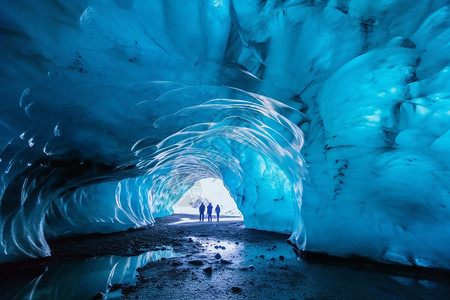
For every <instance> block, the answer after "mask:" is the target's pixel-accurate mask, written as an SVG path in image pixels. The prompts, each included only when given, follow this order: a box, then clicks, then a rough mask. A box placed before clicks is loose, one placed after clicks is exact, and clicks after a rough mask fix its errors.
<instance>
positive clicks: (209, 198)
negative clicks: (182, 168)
mask: <svg viewBox="0 0 450 300" xmlns="http://www.w3.org/2000/svg"><path fill="white" fill-rule="evenodd" d="M202 202H203V203H204V204H205V205H207V204H208V203H209V202H211V204H212V205H213V206H214V207H216V205H217V204H219V206H220V208H221V212H220V215H223V216H242V214H241V212H240V211H239V210H238V208H237V206H236V203H235V202H234V200H233V198H231V196H230V193H229V192H228V190H227V189H226V188H225V186H224V185H223V182H222V180H220V179H215V178H206V179H202V180H199V181H197V182H196V183H195V184H194V185H193V186H192V188H191V189H190V190H188V191H187V192H186V193H185V194H184V195H183V196H182V197H181V198H180V200H179V201H178V202H177V203H176V204H175V205H174V207H173V210H174V213H176V214H198V213H199V212H198V208H199V206H200V204H201V203H202Z"/></svg>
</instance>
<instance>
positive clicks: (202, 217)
mask: <svg viewBox="0 0 450 300" xmlns="http://www.w3.org/2000/svg"><path fill="white" fill-rule="evenodd" d="M206 208H207V209H206V213H207V215H208V222H210V221H212V212H213V206H212V204H211V203H209V204H208V206H207V207H206ZM198 210H199V212H200V222H203V221H205V204H203V203H202V204H201V205H200V207H199V208H198ZM215 210H216V214H217V222H219V214H220V207H219V204H217V206H216V209H215Z"/></svg>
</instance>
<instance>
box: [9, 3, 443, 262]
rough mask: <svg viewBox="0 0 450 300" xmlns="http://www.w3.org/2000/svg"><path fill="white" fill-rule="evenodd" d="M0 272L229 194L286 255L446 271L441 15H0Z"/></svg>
mask: <svg viewBox="0 0 450 300" xmlns="http://www.w3.org/2000/svg"><path fill="white" fill-rule="evenodd" d="M0 14H1V18H0V28H1V29H2V30H1V32H0V39H1V47H0V53H1V55H0V59H1V66H2V67H1V69H0V78H1V82H2V84H1V85H0V95H1V96H0V102H1V115H0V147H1V149H2V152H1V154H0V173H1V174H2V175H1V180H0V182H1V186H0V243H1V247H2V250H3V251H2V252H1V254H0V261H7V260H15V259H20V258H23V257H30V256H31V257H37V256H46V255H50V249H49V248H48V245H47V242H46V239H48V238H53V237H58V236H64V235H71V234H75V233H90V232H111V231H118V230H124V229H127V228H130V227H139V226H145V225H148V224H151V223H152V222H153V221H154V218H155V217H158V216H164V215H167V214H171V213H173V210H172V206H173V205H174V204H175V203H176V202H177V200H178V199H179V198H180V196H181V195H183V194H184V193H185V192H186V191H187V190H188V189H189V188H190V187H191V186H193V185H194V184H195V182H197V181H199V180H201V179H205V178H217V179H220V180H222V181H223V182H224V184H225V186H226V187H227V189H228V190H229V191H230V195H231V196H232V197H233V198H234V200H235V201H236V204H237V206H238V208H239V209H240V211H241V212H242V214H243V216H244V222H245V225H246V226H247V227H249V228H257V229H263V230H272V231H279V232H289V233H292V236H291V240H292V241H293V242H296V243H297V245H298V246H299V247H300V248H303V249H308V250H311V251H318V252H326V253H329V254H332V255H338V256H344V257H347V256H351V255H359V256H365V257H369V258H371V259H374V260H377V261H382V262H394V263H401V264H409V265H419V266H428V267H442V268H450V248H449V247H450V226H449V225H450V224H449V222H450V207H449V205H450V203H449V201H450V194H449V192H450V180H449V179H450V155H449V154H448V153H449V150H450V113H449V112H450V101H449V98H450V85H449V82H450V72H449V71H450V2H449V1H448V0H419V1H415V2H411V1H406V0H395V1H394V0H389V1H377V2H370V1H350V0H328V1H323V0H322V1H319V0H311V1H305V0H289V1H277V0H268V1H258V0H245V1H241V0H239V1H233V0H214V1H188V2H186V1H181V0H176V1H164V0H158V1H152V2H151V3H150V2H148V1H143V0H121V1H116V3H111V2H110V1H102V0H82V1H64V2H62V1H52V0H44V1H40V2H39V3H36V2H34V1H31V0H20V1H14V2H12V1H7V0H1V5H0Z"/></svg>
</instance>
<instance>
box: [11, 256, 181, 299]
mask: <svg viewBox="0 0 450 300" xmlns="http://www.w3.org/2000/svg"><path fill="white" fill-rule="evenodd" d="M174 256H175V255H174V253H173V252H172V249H169V250H164V251H150V252H146V253H143V254H141V255H139V256H130V257H123V256H115V255H108V256H98V257H93V258H90V259H86V260H71V261H67V262H60V263H55V264H51V265H49V266H48V267H47V268H46V270H45V272H44V273H42V274H41V275H40V276H38V277H36V278H35V279H34V280H32V281H31V282H30V283H29V284H28V285H27V286H26V287H24V288H23V289H22V290H21V291H20V292H19V293H18V294H17V295H16V297H15V299H92V297H93V296H95V295H96V294H98V293H99V292H101V293H103V294H105V295H104V297H103V299H115V298H118V297H120V296H121V291H120V290H118V291H115V292H110V291H109V286H110V285H113V284H116V283H130V284H134V283H136V275H137V271H136V269H138V268H140V267H142V266H144V265H146V264H147V263H149V262H153V261H157V260H160V259H161V258H163V257H164V258H169V257H174Z"/></svg>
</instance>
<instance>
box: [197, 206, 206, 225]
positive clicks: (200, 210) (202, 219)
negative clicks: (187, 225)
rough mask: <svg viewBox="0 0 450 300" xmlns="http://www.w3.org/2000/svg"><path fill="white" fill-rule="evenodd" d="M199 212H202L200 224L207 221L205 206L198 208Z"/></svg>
mask: <svg viewBox="0 0 450 300" xmlns="http://www.w3.org/2000/svg"><path fill="white" fill-rule="evenodd" d="M198 211H199V212H200V222H203V221H205V204H203V203H202V205H200V207H199V208H198Z"/></svg>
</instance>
